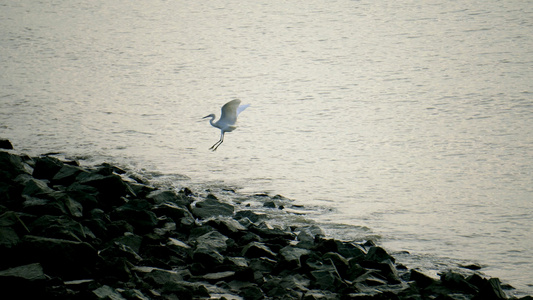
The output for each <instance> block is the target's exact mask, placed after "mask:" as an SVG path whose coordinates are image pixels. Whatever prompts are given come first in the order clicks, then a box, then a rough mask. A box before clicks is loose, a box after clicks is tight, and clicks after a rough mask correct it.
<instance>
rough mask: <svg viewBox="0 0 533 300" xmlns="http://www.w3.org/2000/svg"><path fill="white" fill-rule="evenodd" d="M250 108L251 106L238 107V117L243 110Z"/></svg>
mask: <svg viewBox="0 0 533 300" xmlns="http://www.w3.org/2000/svg"><path fill="white" fill-rule="evenodd" d="M248 106H250V104H243V105H239V107H237V116H238V115H239V114H240V113H241V112H242V111H243V110H245V109H246V108H247V107H248Z"/></svg>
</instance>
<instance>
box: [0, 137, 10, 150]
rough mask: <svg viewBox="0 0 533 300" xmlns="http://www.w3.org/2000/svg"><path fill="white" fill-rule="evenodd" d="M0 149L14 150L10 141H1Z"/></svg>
mask: <svg viewBox="0 0 533 300" xmlns="http://www.w3.org/2000/svg"><path fill="white" fill-rule="evenodd" d="M0 149H8V150H10V149H13V145H12V144H11V142H10V141H9V140H6V139H0Z"/></svg>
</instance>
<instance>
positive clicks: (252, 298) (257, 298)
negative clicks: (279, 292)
mask: <svg viewBox="0 0 533 300" xmlns="http://www.w3.org/2000/svg"><path fill="white" fill-rule="evenodd" d="M239 296H241V297H243V298H244V299H245V300H261V299H264V298H265V296H264V294H263V291H262V290H261V289H260V288H259V287H258V286H257V285H251V286H247V287H244V288H242V289H241V290H240V291H239Z"/></svg>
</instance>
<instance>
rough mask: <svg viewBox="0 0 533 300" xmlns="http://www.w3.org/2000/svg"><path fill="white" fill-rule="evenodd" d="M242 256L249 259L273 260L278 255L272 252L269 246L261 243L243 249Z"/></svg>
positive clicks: (253, 243) (254, 243) (252, 243)
mask: <svg viewBox="0 0 533 300" xmlns="http://www.w3.org/2000/svg"><path fill="white" fill-rule="evenodd" d="M241 255H242V256H245V257H248V258H259V257H268V258H272V259H273V258H275V257H276V253H274V252H272V250H270V248H269V247H268V246H267V245H265V244H263V243H259V242H251V243H250V244H248V245H246V246H245V247H244V248H243V249H242V253H241Z"/></svg>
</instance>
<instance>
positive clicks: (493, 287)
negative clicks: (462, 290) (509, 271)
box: [474, 278, 507, 300]
mask: <svg viewBox="0 0 533 300" xmlns="http://www.w3.org/2000/svg"><path fill="white" fill-rule="evenodd" d="M474 299H475V300H478V299H479V300H481V299H507V295H506V294H505V292H504V291H503V290H502V287H501V282H500V280H499V279H498V278H490V279H488V280H485V283H484V284H482V285H480V286H479V293H478V294H477V295H476V296H475V297H474Z"/></svg>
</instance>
